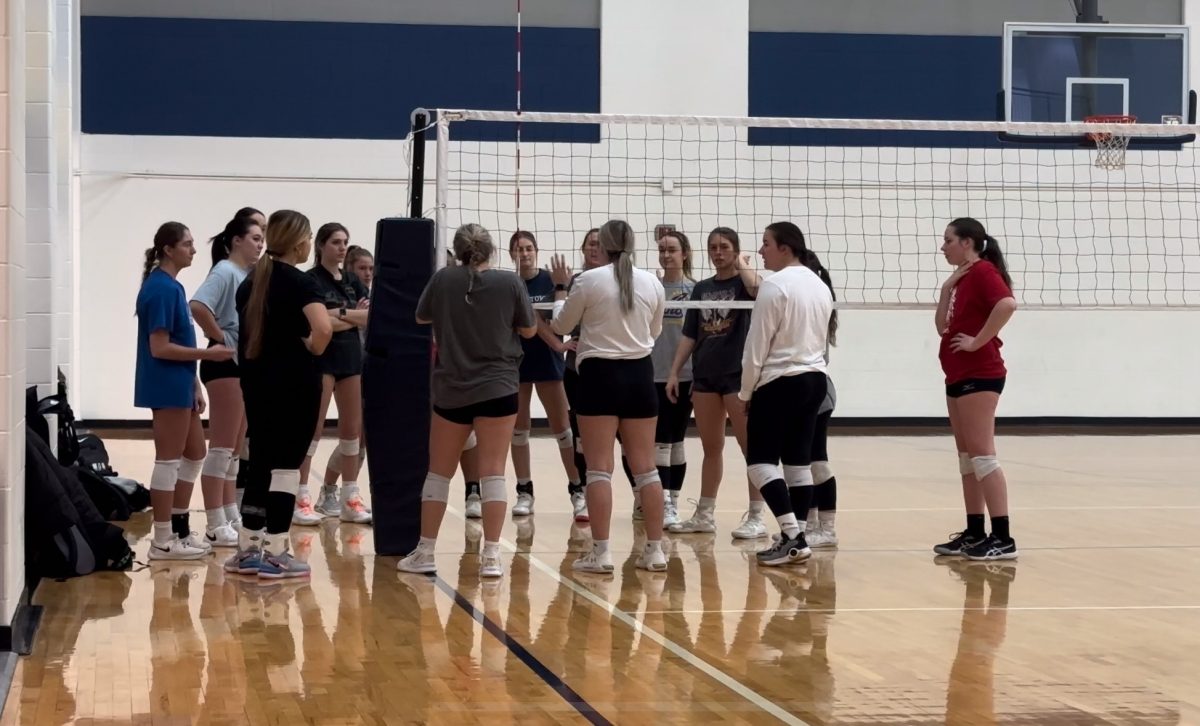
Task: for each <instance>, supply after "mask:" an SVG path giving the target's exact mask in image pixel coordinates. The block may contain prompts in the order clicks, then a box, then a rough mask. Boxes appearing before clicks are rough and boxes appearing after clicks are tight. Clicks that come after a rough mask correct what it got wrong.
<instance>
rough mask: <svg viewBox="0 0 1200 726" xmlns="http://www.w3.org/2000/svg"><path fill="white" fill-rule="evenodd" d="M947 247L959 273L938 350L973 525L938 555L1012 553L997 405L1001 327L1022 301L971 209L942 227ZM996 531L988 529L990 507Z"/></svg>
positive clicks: (950, 283)
mask: <svg viewBox="0 0 1200 726" xmlns="http://www.w3.org/2000/svg"><path fill="white" fill-rule="evenodd" d="M942 238H943V244H942V254H943V255H944V256H945V257H946V261H947V262H949V263H950V264H951V265H954V266H955V268H957V269H955V271H954V274H952V275H950V277H949V279H947V280H946V282H945V283H944V284H943V285H942V291H941V296H940V297H939V298H938V306H937V313H936V315H935V318H934V324H935V325H937V331H938V335H940V336H941V337H942V342H941V346H940V349H939V351H938V358H940V359H941V363H942V370H943V371H944V372H945V374H946V406H947V408H948V409H949V412H950V428H951V429H953V431H954V443H955V444H956V445H957V447H958V461H959V471H960V472H961V474H962V487H963V501H964V503H965V504H966V508H967V528H966V529H965V530H964V531H962V532H959V533H958V534H955V535H954V536H952V537H951V539H950V541H949V542H945V543H942V544H939V545H937V546H935V547H934V548H933V551H934V552H936V553H937V554H939V555H951V556H960V557H966V558H967V559H971V560H1010V559H1014V558H1016V556H1017V544H1016V542H1015V541H1013V538H1012V536H1011V535H1010V534H1009V528H1008V485H1007V483H1006V482H1005V480H1004V472H1003V471H1002V470H1001V469H1000V464H999V463H998V462H997V461H996V442H995V428H996V405H997V404H998V403H999V402H1000V392H1001V391H1003V390H1004V377H1005V375H1006V373H1007V371H1006V370H1005V368H1004V359H1003V358H1002V357H1001V356H1000V346H1001V345H1002V343H1001V342H1000V338H999V337H997V336H998V335H999V334H1000V329H1001V328H1003V327H1004V325H1005V323H1007V322H1008V320H1009V318H1011V317H1012V314H1013V312H1014V311H1015V310H1016V309H1017V301H1016V300H1015V299H1014V298H1013V294H1012V279H1011V278H1010V277H1009V276H1008V267H1007V265H1005V263H1004V254H1003V253H1002V252H1001V251H1000V244H999V243H998V242H997V241H996V239H995V238H994V237H992V236H991V235H989V234H988V233H987V232H986V231H985V230H984V228H983V225H982V224H980V223H979V222H978V221H976V220H974V219H970V218H969V217H963V218H960V219H956V220H954V221H953V222H951V223H950V224H949V226H947V227H946V231H945V233H943V236H942ZM985 507H986V509H987V512H988V514H990V515H991V518H992V533H991V534H990V535H989V534H988V533H987V531H986V530H985V529H984V508H985Z"/></svg>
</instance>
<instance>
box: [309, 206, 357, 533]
mask: <svg viewBox="0 0 1200 726" xmlns="http://www.w3.org/2000/svg"><path fill="white" fill-rule="evenodd" d="M349 244H350V233H349V232H348V231H347V230H346V228H345V227H344V226H342V225H341V224H338V223H337V222H329V223H328V224H323V225H321V228H320V229H318V230H317V240H316V260H315V264H314V265H313V268H312V269H311V270H309V271H308V274H309V276H310V277H312V279H313V281H314V282H316V284H317V287H318V288H319V289H320V290H321V294H322V297H323V298H324V300H325V308H326V310H327V311H328V315H329V319H330V323H331V324H332V326H333V340H331V341H330V342H329V348H328V349H327V350H326V351H325V353H324V355H322V356H321V358H320V364H321V387H322V388H321V408H320V411H318V413H317V418H316V420H315V421H314V422H313V425H314V426H315V430H314V432H313V437H312V442H311V443H310V444H309V447H308V456H306V457H305V459H304V466H302V467H301V468H300V492H299V493H298V494H297V495H296V511H295V513H294V514H293V515H292V522H293V524H301V525H309V526H312V525H316V524H319V523H320V521H321V520H322V519H323V518H325V517H338V518H340V519H341V520H342V521H343V522H352V523H354V524H370V522H371V512H370V510H369V509H367V507H366V505H365V504H364V503H363V500H362V495H361V494H360V493H359V488H358V472H359V469H360V468H361V466H362V462H361V460H360V459H359V456H358V454H359V451H360V447H361V442H360V439H361V436H362V366H363V349H362V339H361V338H360V337H359V331H360V330H362V329H364V328H366V326H367V316H368V312H367V311H368V307H369V306H370V292H368V290H367V288H366V286H364V285H363V284H362V283H361V282H359V281H358V278H356V277H355V276H354V274H353V273H351V272H350V271H349V270H347V269H343V268H342V263H343V262H344V261H345V259H346V250H347V247H348V246H349ZM331 399H336V400H337V407H338V445H337V453H338V454H339V455H340V456H341V465H340V466H339V471H340V472H341V474H342V477H343V479H342V487H341V493H340V495H339V493H338V487H337V486H336V485H332V486H328V485H323V486H322V487H321V496H320V498H319V499H318V500H317V504H316V506H315V507H314V506H313V503H312V499H311V497H310V496H309V493H308V473H309V468H310V467H311V466H312V457H313V455H314V454H315V453H316V450H317V444H318V443H319V442H320V441H321V434H322V433H323V432H324V430H325V414H326V413H327V412H328V411H329V401H330V400H331Z"/></svg>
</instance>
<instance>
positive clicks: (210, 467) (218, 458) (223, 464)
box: [200, 449, 233, 479]
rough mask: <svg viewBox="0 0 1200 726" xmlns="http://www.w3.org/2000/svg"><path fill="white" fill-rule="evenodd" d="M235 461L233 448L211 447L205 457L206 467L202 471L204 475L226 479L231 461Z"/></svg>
mask: <svg viewBox="0 0 1200 726" xmlns="http://www.w3.org/2000/svg"><path fill="white" fill-rule="evenodd" d="M230 461H233V449H209V450H208V455H207V456H205V457H204V468H203V469H202V470H201V471H200V473H201V474H203V475H204V476H213V477H216V478H218V479H225V478H226V475H227V474H229V462H230Z"/></svg>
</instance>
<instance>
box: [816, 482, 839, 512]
mask: <svg viewBox="0 0 1200 726" xmlns="http://www.w3.org/2000/svg"><path fill="white" fill-rule="evenodd" d="M813 501H814V502H816V504H817V509H820V510H821V511H822V512H836V511H837V477H836V476H831V477H829V479H828V480H827V481H823V482H821V483H820V484H818V485H817V487H816V489H815V490H814V491H813Z"/></svg>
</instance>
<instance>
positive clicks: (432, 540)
mask: <svg viewBox="0 0 1200 726" xmlns="http://www.w3.org/2000/svg"><path fill="white" fill-rule="evenodd" d="M435 544H437V537H422V538H421V541H420V542H418V543H417V547H418V548H420V549H423V550H429V551H430V552H433V546H434V545H435Z"/></svg>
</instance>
